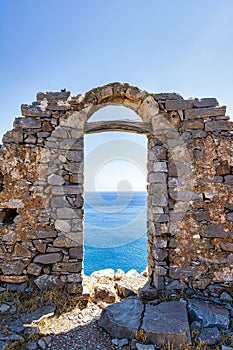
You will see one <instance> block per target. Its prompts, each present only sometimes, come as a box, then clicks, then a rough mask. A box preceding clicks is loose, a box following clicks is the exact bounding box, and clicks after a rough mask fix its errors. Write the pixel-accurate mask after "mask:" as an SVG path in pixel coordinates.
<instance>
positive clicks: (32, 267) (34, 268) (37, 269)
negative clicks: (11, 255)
mask: <svg viewBox="0 0 233 350" xmlns="http://www.w3.org/2000/svg"><path fill="white" fill-rule="evenodd" d="M41 270H42V266H40V265H38V264H35V263H31V264H29V265H28V267H27V272H28V273H29V274H30V275H34V276H39V275H40V273H41Z"/></svg>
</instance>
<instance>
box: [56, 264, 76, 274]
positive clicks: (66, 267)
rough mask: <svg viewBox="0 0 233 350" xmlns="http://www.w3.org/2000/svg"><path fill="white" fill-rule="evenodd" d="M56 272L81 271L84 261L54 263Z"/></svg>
mask: <svg viewBox="0 0 233 350" xmlns="http://www.w3.org/2000/svg"><path fill="white" fill-rule="evenodd" d="M52 270H53V271H54V272H71V273H73V272H81V270H82V262H60V263H56V264H54V265H53V267H52Z"/></svg>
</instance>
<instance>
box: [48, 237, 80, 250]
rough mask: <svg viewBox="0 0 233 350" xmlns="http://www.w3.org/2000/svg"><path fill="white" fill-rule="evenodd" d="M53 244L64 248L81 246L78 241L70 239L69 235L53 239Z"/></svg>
mask: <svg viewBox="0 0 233 350" xmlns="http://www.w3.org/2000/svg"><path fill="white" fill-rule="evenodd" d="M53 246H54V247H62V248H73V247H77V246H79V244H78V242H76V241H74V240H72V239H70V238H69V237H68V236H66V235H61V236H58V237H57V238H56V239H55V240H54V241H53Z"/></svg>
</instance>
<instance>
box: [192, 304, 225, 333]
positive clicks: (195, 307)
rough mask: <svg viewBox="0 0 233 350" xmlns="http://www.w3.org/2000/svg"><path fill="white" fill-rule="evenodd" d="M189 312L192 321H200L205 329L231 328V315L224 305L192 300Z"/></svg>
mask: <svg viewBox="0 0 233 350" xmlns="http://www.w3.org/2000/svg"><path fill="white" fill-rule="evenodd" d="M188 311H189V317H190V320H191V321H199V322H200V323H201V324H202V326H203V327H218V328H220V329H228V328H229V325H230V313H229V311H228V310H227V309H226V308H225V307H224V306H222V305H217V304H213V303H212V302H210V301H203V300H194V299H192V300H189V302H188Z"/></svg>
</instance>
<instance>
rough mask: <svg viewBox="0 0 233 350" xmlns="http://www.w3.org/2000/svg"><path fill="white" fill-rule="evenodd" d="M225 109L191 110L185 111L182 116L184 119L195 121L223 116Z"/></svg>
mask: <svg viewBox="0 0 233 350" xmlns="http://www.w3.org/2000/svg"><path fill="white" fill-rule="evenodd" d="M225 113H226V107H225V106H222V107H210V108H193V109H186V110H185V112H184V114H185V118H186V119H197V118H206V117H214V116H217V115H225Z"/></svg>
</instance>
